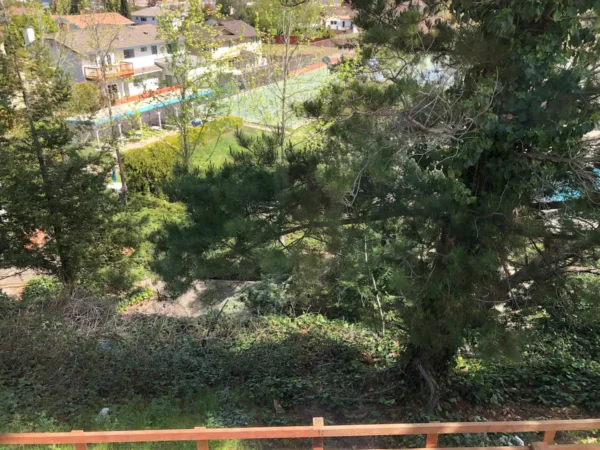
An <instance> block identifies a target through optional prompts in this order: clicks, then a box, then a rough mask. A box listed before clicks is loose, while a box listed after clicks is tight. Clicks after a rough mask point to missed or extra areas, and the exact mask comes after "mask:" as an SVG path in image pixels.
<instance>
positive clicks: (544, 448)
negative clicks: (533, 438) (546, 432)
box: [531, 442, 549, 450]
mask: <svg viewBox="0 0 600 450" xmlns="http://www.w3.org/2000/svg"><path fill="white" fill-rule="evenodd" d="M531 450H549V449H548V444H546V443H545V442H534V443H532V444H531Z"/></svg>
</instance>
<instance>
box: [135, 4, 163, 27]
mask: <svg viewBox="0 0 600 450" xmlns="http://www.w3.org/2000/svg"><path fill="white" fill-rule="evenodd" d="M167 12H168V11H167V10H166V9H163V8H161V7H160V6H151V7H150V8H144V9H140V10H138V11H135V12H132V13H131V18H132V19H133V21H134V22H135V23H136V24H142V25H143V24H151V25H156V24H157V23H158V19H157V18H158V17H160V16H162V15H164V14H166V13H167Z"/></svg>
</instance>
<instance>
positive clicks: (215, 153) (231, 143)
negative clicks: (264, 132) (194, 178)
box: [192, 127, 260, 167]
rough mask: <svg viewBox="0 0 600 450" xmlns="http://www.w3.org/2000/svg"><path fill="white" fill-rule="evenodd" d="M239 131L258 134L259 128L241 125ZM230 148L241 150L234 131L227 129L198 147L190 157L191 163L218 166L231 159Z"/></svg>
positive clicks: (201, 165)
mask: <svg viewBox="0 0 600 450" xmlns="http://www.w3.org/2000/svg"><path fill="white" fill-rule="evenodd" d="M241 131H242V132H243V133H245V134H248V135H250V136H258V135H259V134H260V130H257V129H255V128H250V127H242V129H241ZM231 149H232V150H242V147H240V146H239V145H238V143H237V139H236V138H235V132H233V131H228V132H227V133H224V134H222V135H221V136H218V137H216V138H213V139H211V140H210V141H209V142H207V143H206V144H204V145H202V146H201V147H200V148H198V149H197V150H196V152H195V153H194V156H193V157H192V164H194V165H197V166H199V167H208V166H209V165H211V164H212V165H213V166H215V167H220V166H222V165H223V164H224V163H225V162H227V161H231V153H230V150H231Z"/></svg>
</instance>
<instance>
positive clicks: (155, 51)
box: [150, 45, 158, 55]
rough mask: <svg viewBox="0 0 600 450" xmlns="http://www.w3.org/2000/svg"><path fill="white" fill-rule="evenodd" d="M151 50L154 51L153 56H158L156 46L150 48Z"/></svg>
mask: <svg viewBox="0 0 600 450" xmlns="http://www.w3.org/2000/svg"><path fill="white" fill-rule="evenodd" d="M150 50H152V54H153V55H158V47H157V46H156V45H153V46H152V47H150Z"/></svg>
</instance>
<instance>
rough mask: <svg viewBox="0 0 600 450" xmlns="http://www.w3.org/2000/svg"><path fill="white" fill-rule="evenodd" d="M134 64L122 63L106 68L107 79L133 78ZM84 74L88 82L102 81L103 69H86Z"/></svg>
mask: <svg viewBox="0 0 600 450" xmlns="http://www.w3.org/2000/svg"><path fill="white" fill-rule="evenodd" d="M133 73H134V71H133V63H130V62H120V63H117V64H113V65H112V66H108V67H106V70H105V74H106V79H113V78H126V77H131V76H133ZM83 74H84V76H85V79H86V80H94V81H102V69H100V67H84V68H83Z"/></svg>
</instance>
